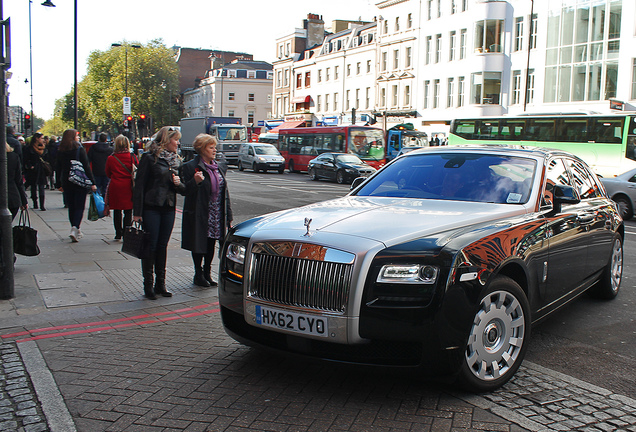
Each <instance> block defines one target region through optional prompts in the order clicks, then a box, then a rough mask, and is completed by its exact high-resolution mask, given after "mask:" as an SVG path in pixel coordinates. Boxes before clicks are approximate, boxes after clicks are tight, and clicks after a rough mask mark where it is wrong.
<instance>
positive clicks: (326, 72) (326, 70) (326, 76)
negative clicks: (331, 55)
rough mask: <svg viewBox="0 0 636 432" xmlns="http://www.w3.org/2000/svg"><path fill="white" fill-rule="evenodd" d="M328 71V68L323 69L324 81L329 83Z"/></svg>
mask: <svg viewBox="0 0 636 432" xmlns="http://www.w3.org/2000/svg"><path fill="white" fill-rule="evenodd" d="M329 69H330V68H327V69H325V81H329Z"/></svg>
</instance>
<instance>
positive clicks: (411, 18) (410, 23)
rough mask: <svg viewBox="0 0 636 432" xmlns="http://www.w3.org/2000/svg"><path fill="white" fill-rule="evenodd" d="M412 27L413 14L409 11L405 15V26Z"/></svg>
mask: <svg viewBox="0 0 636 432" xmlns="http://www.w3.org/2000/svg"><path fill="white" fill-rule="evenodd" d="M411 27H413V14H412V13H410V14H408V15H407V17H406V28H411Z"/></svg>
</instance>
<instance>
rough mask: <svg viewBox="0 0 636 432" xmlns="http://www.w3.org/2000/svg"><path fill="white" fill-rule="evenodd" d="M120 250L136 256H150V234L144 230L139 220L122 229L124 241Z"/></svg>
mask: <svg viewBox="0 0 636 432" xmlns="http://www.w3.org/2000/svg"><path fill="white" fill-rule="evenodd" d="M121 251H122V252H123V253H125V254H127V255H132V256H134V257H136V258H140V259H146V258H150V234H149V233H147V232H145V231H144V230H143V228H142V226H141V224H140V223H139V222H133V224H132V226H129V227H126V228H125V229H124V243H123V244H122V245H121Z"/></svg>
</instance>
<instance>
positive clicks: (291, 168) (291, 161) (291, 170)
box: [288, 159, 296, 173]
mask: <svg viewBox="0 0 636 432" xmlns="http://www.w3.org/2000/svg"><path fill="white" fill-rule="evenodd" d="M288 170H289V172H290V173H293V172H296V171H295V170H294V160H293V159H292V160H290V161H289V168H288Z"/></svg>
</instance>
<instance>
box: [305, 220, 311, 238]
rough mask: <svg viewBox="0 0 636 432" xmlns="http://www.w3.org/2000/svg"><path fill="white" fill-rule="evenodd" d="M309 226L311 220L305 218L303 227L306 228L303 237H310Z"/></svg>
mask: <svg viewBox="0 0 636 432" xmlns="http://www.w3.org/2000/svg"><path fill="white" fill-rule="evenodd" d="M309 225H311V218H305V226H306V227H307V232H306V233H305V234H303V235H304V236H305V237H311V233H310V232H309Z"/></svg>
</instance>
